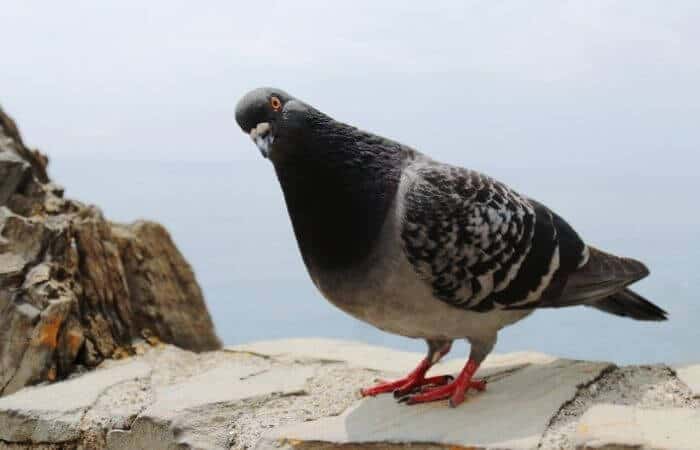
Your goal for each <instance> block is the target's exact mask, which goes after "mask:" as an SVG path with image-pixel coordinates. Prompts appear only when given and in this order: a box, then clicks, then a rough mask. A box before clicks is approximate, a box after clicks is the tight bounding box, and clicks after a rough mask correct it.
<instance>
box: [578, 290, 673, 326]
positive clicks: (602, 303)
mask: <svg viewBox="0 0 700 450" xmlns="http://www.w3.org/2000/svg"><path fill="white" fill-rule="evenodd" d="M588 306H592V307H594V308H597V309H600V310H601V311H605V312H607V313H610V314H615V315H616V316H622V317H629V318H631V319H635V320H656V321H659V320H666V319H667V318H668V317H667V316H666V315H667V313H666V311H664V310H663V309H661V308H659V307H658V306H656V305H655V304H653V303H652V302H650V301H649V300H647V299H645V298H644V297H642V296H641V295H639V294H637V293H636V292H634V291H631V290H630V289H623V290H621V291H619V292H617V293H615V294H613V295H610V296H608V297H605V298H603V299H602V300H598V301H597V302H595V303H592V304H590V305H588Z"/></svg>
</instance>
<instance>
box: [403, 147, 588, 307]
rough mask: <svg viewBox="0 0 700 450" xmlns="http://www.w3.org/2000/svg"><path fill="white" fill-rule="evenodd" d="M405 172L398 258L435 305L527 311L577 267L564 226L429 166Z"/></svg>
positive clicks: (579, 252)
mask: <svg viewBox="0 0 700 450" xmlns="http://www.w3.org/2000/svg"><path fill="white" fill-rule="evenodd" d="M406 170H409V171H412V172H413V175H414V176H413V180H414V181H413V184H412V185H411V186H410V187H409V188H408V190H407V192H406V195H405V197H404V199H403V205H404V207H403V223H402V230H401V237H402V243H403V246H404V251H405V253H406V255H407V257H408V259H409V261H410V262H411V264H412V265H413V266H414V268H415V270H416V272H417V273H418V275H419V276H420V277H421V278H423V279H424V280H425V281H426V282H427V283H429V284H430V286H431V288H432V290H433V294H434V295H435V297H437V298H439V299H440V300H442V301H445V302H447V303H449V304H452V305H454V306H457V307H460V308H464V309H469V310H473V311H482V312H485V311H489V310H491V309H494V308H503V309H508V308H535V307H537V306H538V303H539V302H541V301H542V300H543V299H550V300H551V299H552V298H554V297H557V296H558V295H559V294H560V293H561V292H562V290H563V288H564V285H565V282H566V279H567V277H568V276H569V275H570V274H571V273H574V272H575V271H576V270H578V268H579V266H580V265H582V264H584V263H585V259H586V258H587V256H586V255H587V252H588V250H587V248H586V246H585V245H584V244H583V242H582V241H581V240H580V238H579V237H578V235H577V234H576V233H575V232H574V231H573V230H572V229H571V228H570V227H569V226H568V224H566V222H564V221H563V220H562V219H561V218H560V217H558V216H556V214H554V213H552V212H551V211H550V210H549V209H547V208H546V207H544V206H543V205H541V204H539V203H537V202H535V201H533V200H530V199H528V198H526V197H523V196H521V195H519V194H518V193H516V192H515V191H513V190H512V189H510V188H508V187H507V186H506V185H504V184H502V183H500V182H498V181H496V180H494V179H492V178H490V177H487V176H485V175H483V174H480V173H478V172H475V171H471V170H467V169H462V168H458V167H452V166H447V165H442V164H438V163H434V162H424V161H418V162H415V163H413V165H412V166H409V167H408V168H407V169H406ZM549 306H556V305H554V304H553V303H552V304H551V305H549Z"/></svg>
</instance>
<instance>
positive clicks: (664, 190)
mask: <svg viewBox="0 0 700 450" xmlns="http://www.w3.org/2000/svg"><path fill="white" fill-rule="evenodd" d="M251 151H252V150H251ZM479 169H480V170H483V171H486V172H488V173H489V174H491V175H493V176H495V177H497V178H499V179H501V180H503V181H505V182H507V183H509V184H510V185H512V186H514V187H516V188H517V189H519V190H520V191H522V192H524V193H527V194H529V195H530V196H532V197H534V198H537V199H538V200H540V201H542V202H544V203H545V204H547V205H549V206H550V207H552V208H554V209H555V210H556V211H558V212H559V213H560V214H561V215H563V216H564V217H565V218H567V219H568V220H569V221H570V222H571V223H572V224H573V225H574V227H575V228H576V229H577V230H578V231H579V232H580V233H581V234H582V235H583V236H584V238H585V239H586V240H587V241H588V242H589V243H592V244H594V245H597V246H600V247H602V248H605V249H607V250H609V251H612V252H617V253H619V254H625V255H627V256H632V257H637V258H639V259H642V260H644V261H645V262H646V263H647V264H648V265H649V267H650V268H651V271H652V275H651V276H650V277H649V278H648V279H646V280H644V281H642V282H640V283H639V284H638V285H637V290H638V291H639V292H640V293H641V294H643V295H645V296H647V297H648V298H650V299H653V300H654V301H655V302H657V303H658V304H660V305H661V306H662V307H664V308H666V309H667V310H668V311H669V313H670V318H671V320H670V321H669V322H666V323H662V324H657V323H652V324H648V323H643V322H635V321H631V320H625V319H620V318H616V317H613V316H610V315H607V314H603V313H600V312H598V311H595V310H591V309H588V308H583V307H578V308H569V309H565V310H557V311H542V312H538V313H536V314H534V315H532V316H531V317H529V318H528V319H526V320H525V321H523V322H520V323H518V324H516V325H515V326H512V327H509V328H506V329H505V330H504V331H503V332H502V333H501V334H500V339H499V343H498V345H497V348H496V351H499V352H506V351H515V350H538V351H542V352H547V353H553V354H557V355H563V356H567V357H573V358H588V359H603V360H612V361H616V362H618V363H631V362H655V361H666V362H671V363H679V362H685V361H691V360H696V361H697V360H700V349H698V344H699V343H700V330H699V328H698V322H699V321H700V301H698V287H699V286H700V274H699V273H698V261H700V242H699V239H698V238H699V237H700V233H699V232H698V229H699V225H700V212H698V203H697V199H696V195H697V193H698V192H700V180H699V179H698V177H697V176H695V175H694V174H692V173H690V172H691V170H686V171H684V172H685V173H686V174H685V175H669V174H663V173H660V172H659V171H658V170H656V171H654V173H643V172H642V173H613V172H612V171H610V173H607V172H605V171H604V170H603V171H601V170H588V172H590V173H591V174H590V175H585V176H580V175H581V173H577V171H575V170H545V169H540V170H538V171H533V170H532V169H524V168H503V167H479ZM650 172H651V171H650ZM51 173H52V176H53V177H54V179H55V180H57V181H58V182H59V183H61V184H63V185H64V186H66V188H67V195H68V196H71V197H73V198H77V199H80V200H83V201H86V202H90V203H95V204H97V205H100V206H101V207H102V208H103V210H104V212H105V213H106V215H107V216H108V217H110V218H111V219H113V220H118V221H132V220H135V219H137V218H150V219H154V220H157V221H159V222H161V223H163V224H164V225H166V226H167V227H168V229H169V230H170V232H171V233H172V235H173V237H174V238H175V240H176V241H177V243H178V245H179V247H180V249H181V250H182V251H183V253H184V254H185V256H186V257H187V258H188V260H189V261H190V262H191V263H192V265H193V266H194V269H195V271H196V273H197V276H198V279H199V281H200V283H201V285H202V287H203V289H204V292H205V295H206V298H207V301H208V304H209V307H210V310H211V313H212V315H213V317H214V321H215V323H216V327H217V331H218V333H219V335H220V336H221V337H222V338H223V340H224V341H225V342H226V343H227V344H236V343H241V342H247V341H252V340H259V339H270V338H277V337H291V336H327V337H339V338H349V339H355V340H361V341H365V342H369V343H375V344H384V345H388V346H392V347H395V348H400V349H407V350H415V351H422V350H423V348H424V344H423V343H422V342H421V341H416V340H411V339H406V338H401V337H397V336H391V335H388V334H386V333H383V332H380V331H378V330H375V329H374V328H372V327H370V326H368V325H365V324H363V323H361V322H359V321H357V320H355V319H353V318H351V317H349V316H346V315H345V314H344V313H342V312H341V311H339V310H336V309H335V308H334V307H333V306H331V305H330V304H329V303H327V302H326V301H325V300H324V299H323V298H322V297H321V296H320V295H319V294H318V293H317V292H316V291H315V288H314V287H313V285H312V284H311V282H310V281H309V279H308V277H307V275H306V272H305V270H304V268H303V265H302V263H301V258H300V257H299V255H298V252H297V249H296V244H295V242H294V238H293V235H292V232H291V226H290V224H289V220H288V218H287V215H286V211H285V209H284V204H283V200H282V196H281V193H280V192H279V188H278V186H277V182H276V180H275V179H274V174H273V172H272V169H271V167H270V166H269V165H268V164H266V163H263V162H262V161H259V160H256V161H241V162H225V163H173V162H168V163H165V162H128V161H116V162H104V161H98V160H96V159H95V160H86V159H78V160H70V159H68V160H66V159H64V160H57V161H55V162H52V166H51ZM593 173H595V175H593ZM465 354H466V349H465V347H463V346H458V347H457V348H456V349H455V350H454V351H453V356H464V355H465Z"/></svg>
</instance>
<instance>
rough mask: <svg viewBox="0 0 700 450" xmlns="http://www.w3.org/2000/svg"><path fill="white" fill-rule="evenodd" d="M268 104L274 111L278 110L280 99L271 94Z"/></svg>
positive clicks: (280, 104)
mask: <svg viewBox="0 0 700 450" xmlns="http://www.w3.org/2000/svg"><path fill="white" fill-rule="evenodd" d="M270 106H272V109H274V110H275V111H279V110H280V108H281V107H282V101H281V100H280V99H279V98H277V97H274V96H273V97H271V98H270Z"/></svg>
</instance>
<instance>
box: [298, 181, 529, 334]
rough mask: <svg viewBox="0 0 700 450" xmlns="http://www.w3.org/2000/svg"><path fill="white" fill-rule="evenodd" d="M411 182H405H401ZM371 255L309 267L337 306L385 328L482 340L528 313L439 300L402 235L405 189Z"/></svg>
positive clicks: (317, 282) (315, 280) (395, 332)
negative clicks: (349, 263)
mask: <svg viewBox="0 0 700 450" xmlns="http://www.w3.org/2000/svg"><path fill="white" fill-rule="evenodd" d="M408 181H410V180H402V184H404V183H407V182H408ZM402 190H403V189H401V188H400V189H399V193H398V195H397V199H398V200H397V201H395V202H394V204H392V207H391V209H390V212H389V214H388V217H387V220H386V222H385V223H384V225H383V227H382V230H381V234H380V238H379V239H378V241H377V244H376V246H375V247H374V248H373V250H372V252H371V253H370V256H369V257H368V258H367V259H366V261H364V262H363V263H362V264H359V265H356V266H355V267H352V268H350V269H344V270H339V271H328V270H321V269H314V268H313V267H309V272H310V275H311V277H312V279H313V280H314V283H315V284H316V286H317V287H318V289H319V290H320V291H321V293H322V294H323V296H324V297H325V298H326V299H327V300H328V301H329V302H331V303H332V304H333V305H335V306H336V307H338V308H339V309H341V310H343V311H344V312H346V313H348V314H350V315H352V316H353V317H355V318H357V319H359V320H362V321H364V322H367V323H369V324H371V325H373V326H375V327H377V328H379V329H381V330H384V331H387V332H390V333H394V334H398V335H402V336H407V337H416V338H435V339H437V338H445V339H456V338H465V337H474V338H479V337H480V336H487V335H491V334H494V333H495V332H496V331H497V330H498V329H500V328H502V327H503V326H505V325H507V324H509V323H512V322H515V321H517V320H519V319H521V318H522V317H524V316H526V315H527V314H528V313H529V312H528V311H521V310H518V311H502V310H498V311H492V312H490V313H488V314H484V313H477V312H472V311H467V310H464V309H460V308H455V307H454V306H451V305H449V304H446V303H445V302H443V301H441V300H439V299H437V298H435V296H434V294H433V291H432V289H431V287H430V285H429V284H427V283H425V281H424V280H423V279H421V278H420V277H419V276H418V274H417V273H416V271H415V269H414V267H413V266H412V264H411V263H410V262H409V260H408V259H407V256H406V254H405V252H404V250H403V247H402V244H401V237H400V224H401V220H402V219H401V216H402V210H401V207H402V205H401V200H400V199H401V198H402V196H401V193H402V192H401V191H402Z"/></svg>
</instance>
